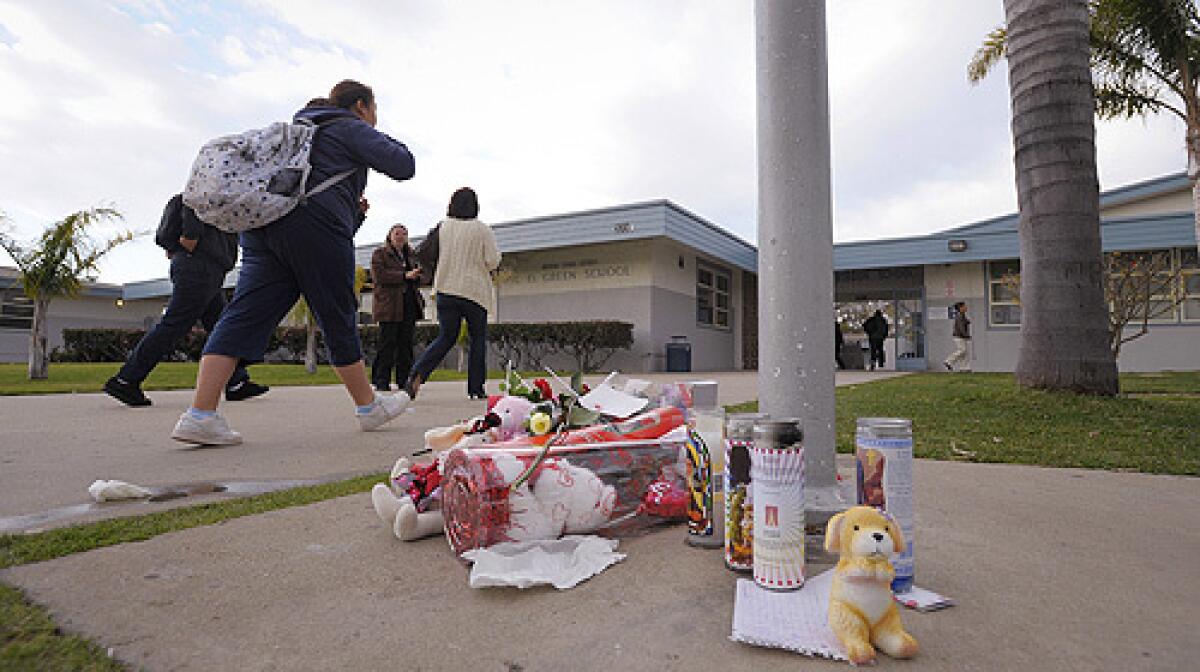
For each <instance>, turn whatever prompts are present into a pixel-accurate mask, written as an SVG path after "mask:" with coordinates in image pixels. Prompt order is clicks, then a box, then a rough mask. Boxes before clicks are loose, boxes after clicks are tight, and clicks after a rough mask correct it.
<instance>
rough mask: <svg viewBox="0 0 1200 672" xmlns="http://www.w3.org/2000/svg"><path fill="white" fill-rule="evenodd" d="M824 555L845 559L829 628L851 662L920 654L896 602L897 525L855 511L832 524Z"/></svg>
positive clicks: (900, 541)
mask: <svg viewBox="0 0 1200 672" xmlns="http://www.w3.org/2000/svg"><path fill="white" fill-rule="evenodd" d="M825 550H826V551H830V552H832V551H835V550H836V551H838V552H839V553H840V554H841V560H839V561H838V564H837V567H836V568H834V575H833V586H832V587H831V588H830V591H829V627H830V629H832V630H833V634H835V635H837V638H838V639H839V640H841V642H842V644H843V645H844V646H845V647H846V651H847V652H848V654H849V657H850V662H851V663H852V664H854V665H863V664H867V663H872V662H874V661H875V647H879V649H880V650H881V651H883V652H884V653H886V654H888V655H889V656H892V657H893V658H911V657H913V656H915V655H917V640H915V639H913V638H912V635H910V634H908V633H907V632H905V631H904V626H903V625H902V624H901V623H900V610H899V609H897V608H896V602H895V600H893V599H892V579H893V578H894V577H895V576H896V570H894V569H893V568H892V562H891V558H892V557H894V556H896V555H899V554H900V553H901V552H902V551H903V550H904V537H903V536H901V534H900V528H899V526H897V525H896V524H895V523H894V522H892V521H890V520H888V519H887V518H885V517H884V516H883V514H881V513H879V512H878V511H876V510H875V509H873V508H871V507H869V506H856V507H854V508H852V509H849V510H847V511H843V512H842V513H839V514H837V515H836V516H834V517H833V518H830V519H829V525H828V526H827V527H826V528H825ZM872 644H873V645H874V646H872Z"/></svg>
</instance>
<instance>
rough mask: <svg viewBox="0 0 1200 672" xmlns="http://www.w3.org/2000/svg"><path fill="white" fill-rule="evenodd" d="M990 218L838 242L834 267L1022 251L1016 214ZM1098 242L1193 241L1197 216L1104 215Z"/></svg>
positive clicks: (1135, 245) (1137, 246) (1124, 246)
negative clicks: (905, 235) (914, 232)
mask: <svg viewBox="0 0 1200 672" xmlns="http://www.w3.org/2000/svg"><path fill="white" fill-rule="evenodd" d="M986 224H987V226H981V227H978V228H971V227H959V228H956V229H949V230H947V231H940V232H938V233H933V234H929V235H926V236H915V237H910V238H895V239H890V240H869V241H863V242H856V243H841V244H838V245H834V246H833V268H834V270H837V271H844V270H853V269H859V268H888V267H892V266H923V265H934V264H957V263H962V262H969V261H987V260H989V259H1015V258H1017V257H1019V256H1020V250H1021V247H1020V239H1019V238H1018V236H1017V216H1016V215H1010V216H1008V217H1003V218H997V219H995V220H988V221H987V222H986ZM1100 243H1101V246H1102V248H1103V249H1104V251H1105V252H1117V251H1127V250H1155V249H1162V248H1168V247H1188V246H1194V245H1195V244H1196V233H1195V224H1194V218H1193V216H1192V213H1191V212H1176V213H1167V214H1156V215H1140V216H1131V217H1114V218H1111V219H1104V220H1101V221H1100ZM952 250H959V251H952Z"/></svg>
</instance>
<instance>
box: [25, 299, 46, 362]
mask: <svg viewBox="0 0 1200 672" xmlns="http://www.w3.org/2000/svg"><path fill="white" fill-rule="evenodd" d="M49 309H50V300H49V299H43V298H36V299H34V300H33V324H31V325H30V326H29V379H30V380H45V379H47V378H49V377H50V355H49V353H48V352H46V313H47V312H49Z"/></svg>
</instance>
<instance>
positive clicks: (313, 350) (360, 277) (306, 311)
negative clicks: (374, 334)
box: [287, 266, 368, 373]
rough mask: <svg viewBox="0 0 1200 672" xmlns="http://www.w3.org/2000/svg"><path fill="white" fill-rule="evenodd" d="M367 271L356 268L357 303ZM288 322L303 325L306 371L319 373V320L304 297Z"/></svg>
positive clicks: (295, 306)
mask: <svg viewBox="0 0 1200 672" xmlns="http://www.w3.org/2000/svg"><path fill="white" fill-rule="evenodd" d="M367 279H368V276H367V269H365V268H363V267H362V266H355V267H354V298H355V301H356V302H357V301H358V300H359V299H360V298H361V295H362V290H363V287H364V286H365V285H366V284H367ZM287 319H288V321H289V322H291V323H293V324H303V325H304V328H305V330H306V332H307V335H306V338H305V341H304V370H305V371H307V372H308V373H316V372H317V319H316V317H315V316H314V315H313V312H312V309H310V308H309V307H308V302H307V301H305V300H304V297H303V296H302V297H300V298H299V299H298V300H297V301H296V305H294V306H292V310H291V311H290V312H288V317H287Z"/></svg>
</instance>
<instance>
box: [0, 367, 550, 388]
mask: <svg viewBox="0 0 1200 672" xmlns="http://www.w3.org/2000/svg"><path fill="white" fill-rule="evenodd" d="M199 366H200V365H199V364H198V363H196V362H163V363H161V364H159V365H158V366H156V367H154V371H153V372H151V374H150V377H149V378H147V379H146V382H145V383H144V384H143V385H142V389H144V390H186V389H191V388H192V387H194V386H195V384H196V369H197V368H199ZM119 368H121V365H120V364H116V363H104V362H99V363H90V362H89V363H75V362H58V363H51V364H50V377H49V378H48V379H46V380H29V379H28V377H27V373H28V367H27V366H26V365H25V364H0V396H2V395H15V394H61V393H65V392H99V391H100V390H101V388H103V387H104V381H106V380H108V378H109V376H112V375H113V374H115V373H116V372H117V369H119ZM534 375H541V374H534ZM250 377H251V378H252V379H254V381H255V382H258V383H262V384H263V385H280V386H282V385H337V384H338V383H339V381H338V379H337V376H336V375H334V373H333V369H332V368H331V367H329V366H325V365H322V366H319V367H317V372H316V373H313V374H309V373H308V372H306V371H305V370H304V365H303V364H255V365H254V366H252V367H250ZM503 377H504V372H503V371H489V372H488V378H489V379H496V380H499V379H501V378H503ZM466 379H467V374H466V372H465V371H464V372H461V373H460V372H458V371H447V370H444V369H438V370H436V371H434V372H433V375H432V376H430V380H435V381H436V380H466Z"/></svg>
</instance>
